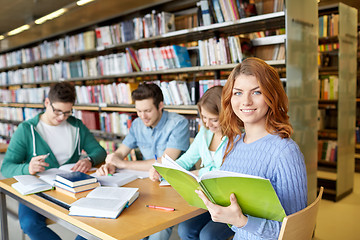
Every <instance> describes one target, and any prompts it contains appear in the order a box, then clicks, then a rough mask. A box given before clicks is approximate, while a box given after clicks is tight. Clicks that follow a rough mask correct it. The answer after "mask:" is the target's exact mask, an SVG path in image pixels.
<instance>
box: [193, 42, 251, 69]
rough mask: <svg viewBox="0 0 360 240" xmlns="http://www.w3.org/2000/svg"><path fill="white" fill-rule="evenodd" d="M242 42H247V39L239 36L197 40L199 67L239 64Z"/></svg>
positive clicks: (241, 54)
mask: <svg viewBox="0 0 360 240" xmlns="http://www.w3.org/2000/svg"><path fill="white" fill-rule="evenodd" d="M243 41H244V42H247V43H248V42H249V40H248V39H244V38H241V37H240V36H229V37H227V38H226V37H225V38H224V37H220V38H219V39H217V38H210V39H207V40H199V41H198V46H199V59H200V66H212V65H214V66H215V65H222V64H229V63H239V62H241V61H242V59H243V53H242V49H241V44H242V42H243Z"/></svg>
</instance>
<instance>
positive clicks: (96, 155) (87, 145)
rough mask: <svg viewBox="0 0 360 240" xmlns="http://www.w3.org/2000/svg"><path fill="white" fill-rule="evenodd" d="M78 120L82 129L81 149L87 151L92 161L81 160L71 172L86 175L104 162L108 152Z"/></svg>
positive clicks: (80, 132)
mask: <svg viewBox="0 0 360 240" xmlns="http://www.w3.org/2000/svg"><path fill="white" fill-rule="evenodd" d="M76 120H77V121H78V123H79V129H80V131H79V134H80V144H81V145H80V147H81V149H82V150H85V152H86V153H87V155H88V157H89V158H90V159H91V161H89V159H88V158H83V159H79V160H78V161H77V162H76V164H75V166H74V167H73V168H72V169H71V170H72V171H79V172H83V173H86V172H87V171H89V170H90V169H91V167H92V166H93V165H94V166H96V165H98V164H100V163H102V162H104V160H105V157H106V151H105V149H104V148H103V147H102V146H101V145H100V144H99V143H98V141H97V140H96V139H95V137H94V136H93V135H92V133H91V132H90V130H89V129H88V128H87V127H86V126H85V125H84V124H83V123H82V122H81V121H80V120H79V119H76Z"/></svg>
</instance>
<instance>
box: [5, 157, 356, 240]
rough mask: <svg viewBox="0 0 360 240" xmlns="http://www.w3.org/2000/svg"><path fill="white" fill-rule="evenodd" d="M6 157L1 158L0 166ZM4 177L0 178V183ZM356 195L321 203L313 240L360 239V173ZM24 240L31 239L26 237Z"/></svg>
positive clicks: (15, 231)
mask: <svg viewBox="0 0 360 240" xmlns="http://www.w3.org/2000/svg"><path fill="white" fill-rule="evenodd" d="M3 157H4V154H0V166H1V163H2V160H3ZM2 178H3V177H2V176H1V175H0V179H2ZM354 181H355V182H354V192H353V193H352V194H350V195H349V196H347V197H345V198H344V199H342V200H340V201H338V202H336V203H335V202H333V201H329V200H324V199H323V200H322V201H321V204H320V210H319V213H318V218H317V226H316V231H315V238H314V240H339V239H346V240H357V239H359V236H360V227H359V222H360V214H359V213H360V204H359V203H360V173H355V180H354ZM7 203H8V205H9V206H8V207H9V208H10V209H11V210H12V212H17V205H16V202H14V201H12V199H10V198H7ZM14 217H15V216H9V217H8V223H9V234H10V239H13V240H20V239H22V235H21V232H20V226H19V221H18V220H17V219H14ZM50 227H51V228H52V229H53V230H54V231H55V232H57V233H59V234H60V235H61V237H62V239H74V238H75V236H76V234H74V233H72V232H70V231H68V230H66V229H63V228H62V227H61V226H59V225H57V224H52V225H51V226H50ZM176 230H177V226H176V227H175V228H174V231H173V234H172V235H171V237H170V240H180V238H179V236H178V235H177V231H176ZM25 239H29V238H28V237H27V236H26V238H25Z"/></svg>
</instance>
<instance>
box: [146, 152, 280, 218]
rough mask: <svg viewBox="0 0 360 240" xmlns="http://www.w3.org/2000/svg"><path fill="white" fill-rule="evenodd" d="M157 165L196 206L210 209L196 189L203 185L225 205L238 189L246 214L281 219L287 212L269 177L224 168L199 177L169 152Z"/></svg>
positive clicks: (213, 197) (201, 187)
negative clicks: (171, 157) (174, 159)
mask: <svg viewBox="0 0 360 240" xmlns="http://www.w3.org/2000/svg"><path fill="white" fill-rule="evenodd" d="M153 166H154V168H155V169H156V170H157V171H158V172H159V173H160V175H161V176H162V177H163V178H165V180H166V181H167V182H169V183H170V185H171V186H172V187H173V188H174V189H175V190H176V191H177V192H178V193H179V194H180V195H181V196H182V197H183V198H184V199H185V200H186V201H187V202H188V203H189V204H190V205H192V206H195V207H200V208H204V209H207V208H206V206H205V204H204V203H203V201H202V200H201V199H200V198H199V196H198V195H197V194H196V193H195V189H202V190H203V191H204V193H205V194H206V195H207V197H208V198H209V200H210V201H212V202H213V203H216V204H218V205H221V206H229V205H230V194H231V193H235V196H236V198H237V200H238V203H239V205H240V207H241V209H242V211H243V213H244V214H248V215H251V216H254V217H259V218H265V219H269V220H275V221H279V222H281V221H282V220H283V218H284V217H285V216H286V214H285V211H284V209H283V207H282V206H281V203H280V201H279V198H278V197H277V195H276V192H275V190H274V188H273V187H272V185H271V183H270V181H269V180H268V179H264V178H260V177H257V176H252V175H246V174H239V173H235V172H227V171H221V170H216V171H211V172H208V173H205V174H204V175H203V176H202V177H201V178H199V177H197V176H195V175H194V174H192V173H191V172H189V171H187V170H185V169H184V168H182V167H181V166H180V165H178V164H177V163H176V162H175V161H173V160H172V159H170V158H169V157H168V156H166V157H163V158H162V163H155V164H154V165H153Z"/></svg>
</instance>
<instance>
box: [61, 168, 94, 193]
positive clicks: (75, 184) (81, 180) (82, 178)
mask: <svg viewBox="0 0 360 240" xmlns="http://www.w3.org/2000/svg"><path fill="white" fill-rule="evenodd" d="M98 186H100V183H99V182H98V181H97V179H96V178H95V177H93V176H90V175H87V174H86V173H82V172H69V173H60V174H57V175H56V178H55V188H56V191H58V192H61V193H64V194H66V195H68V196H70V197H73V198H76V199H79V198H82V197H85V196H86V195H87V194H88V193H89V192H91V191H92V190H93V189H94V188H96V187H98Z"/></svg>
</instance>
